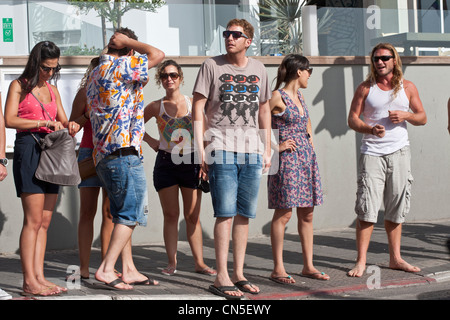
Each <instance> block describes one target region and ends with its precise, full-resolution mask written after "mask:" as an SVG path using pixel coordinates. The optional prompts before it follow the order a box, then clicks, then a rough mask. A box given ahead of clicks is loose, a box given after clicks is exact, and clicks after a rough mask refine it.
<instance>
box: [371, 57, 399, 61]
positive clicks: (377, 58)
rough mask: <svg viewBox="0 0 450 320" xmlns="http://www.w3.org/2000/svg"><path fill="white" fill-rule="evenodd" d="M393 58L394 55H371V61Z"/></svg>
mask: <svg viewBox="0 0 450 320" xmlns="http://www.w3.org/2000/svg"><path fill="white" fill-rule="evenodd" d="M392 58H394V56H377V57H372V61H373V62H378V61H379V60H381V61H384V62H386V61H389V60H390V59H392Z"/></svg>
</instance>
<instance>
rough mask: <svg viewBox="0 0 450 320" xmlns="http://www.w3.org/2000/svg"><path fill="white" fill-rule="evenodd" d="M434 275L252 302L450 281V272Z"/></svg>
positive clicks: (265, 296)
mask: <svg viewBox="0 0 450 320" xmlns="http://www.w3.org/2000/svg"><path fill="white" fill-rule="evenodd" d="M438 274H439V275H438ZM436 275H437V276H434V274H431V275H427V276H424V277H422V278H419V279H415V280H410V279H408V280H390V281H386V282H384V283H382V284H381V285H380V287H379V288H372V289H370V288H369V287H368V286H367V284H359V285H353V286H345V287H336V288H328V289H318V290H307V291H300V292H290V293H282V294H277V293H274V294H267V295H258V296H252V297H250V298H249V299H250V300H281V299H288V298H302V297H303V298H304V297H313V296H326V295H335V294H339V293H346V292H354V291H364V290H382V289H392V288H402V287H410V286H419V285H425V284H432V283H436V282H444V281H450V271H443V272H438V273H436ZM438 279H439V280H438Z"/></svg>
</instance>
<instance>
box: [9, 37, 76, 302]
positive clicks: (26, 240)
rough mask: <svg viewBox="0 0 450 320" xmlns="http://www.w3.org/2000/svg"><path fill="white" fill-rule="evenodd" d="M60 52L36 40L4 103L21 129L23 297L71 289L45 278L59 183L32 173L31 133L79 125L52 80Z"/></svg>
mask: <svg viewBox="0 0 450 320" xmlns="http://www.w3.org/2000/svg"><path fill="white" fill-rule="evenodd" d="M59 56H60V50H59V48H58V47H57V46H56V45H55V44H54V43H53V42H50V41H42V42H39V43H38V44H36V45H35V46H34V48H33V49H32V50H31V53H30V56H29V58H28V62H27V65H26V67H25V70H24V71H23V73H22V75H21V76H20V77H19V79H17V80H16V81H13V82H12V83H11V85H10V87H9V91H8V97H7V99H6V106H5V122H6V126H7V127H8V128H14V129H16V130H17V134H16V140H15V144H14V159H13V175H14V183H15V186H16V193H17V196H18V197H20V198H21V201H22V207H23V211H24V215H25V218H24V223H23V227H22V232H21V235H20V257H21V261H22V269H23V270H22V271H23V275H24V276H23V292H22V294H23V295H25V296H51V295H57V294H59V293H61V292H63V291H67V289H66V288H63V287H60V286H57V285H56V284H54V283H52V282H50V281H48V280H47V279H46V278H45V277H44V256H45V249H46V244H47V229H48V227H49V225H50V221H51V218H52V213H53V209H54V208H55V205H56V201H57V198H58V192H59V186H57V185H55V184H52V183H48V182H44V181H40V180H38V179H37V178H36V177H35V176H34V173H35V171H36V168H37V166H38V164H39V158H40V154H41V149H40V147H39V145H38V144H37V142H36V141H35V140H34V138H33V136H32V135H31V134H33V135H35V136H39V137H43V136H45V135H46V134H48V133H49V132H52V131H54V130H55V131H56V130H60V129H63V128H68V129H69V133H70V134H71V135H72V136H73V135H75V134H76V133H77V132H78V130H79V128H80V126H79V125H78V124H77V123H75V122H69V121H68V120H67V116H66V114H65V112H64V109H63V107H62V104H61V98H60V95H59V92H58V89H57V88H56V87H55V86H53V85H51V84H49V83H48V81H50V80H56V79H57V78H58V76H59V70H60V66H59ZM44 109H45V110H44Z"/></svg>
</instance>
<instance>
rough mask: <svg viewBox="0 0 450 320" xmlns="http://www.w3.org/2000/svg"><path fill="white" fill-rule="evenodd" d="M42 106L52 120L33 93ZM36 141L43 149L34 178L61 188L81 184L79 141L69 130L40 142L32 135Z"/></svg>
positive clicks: (55, 133)
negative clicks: (78, 157) (76, 148)
mask: <svg viewBox="0 0 450 320" xmlns="http://www.w3.org/2000/svg"><path fill="white" fill-rule="evenodd" d="M31 94H32V95H33V97H34V98H35V99H36V101H37V102H39V104H40V105H41V108H42V110H44V111H45V113H46V114H47V116H48V117H49V118H50V120H52V121H53V119H52V117H51V116H50V114H49V113H48V112H47V110H46V109H45V108H44V105H43V104H42V103H41V101H39V99H38V98H36V96H35V95H34V94H33V92H32V93H31ZM30 132H31V131H30ZM31 135H32V136H33V138H34V140H36V142H37V143H38V144H39V146H40V147H41V149H42V152H41V157H40V159H39V165H38V168H37V169H36V172H35V174H34V176H35V177H36V178H37V179H39V180H42V181H46V182H50V183H54V184H59V185H61V186H76V185H78V184H79V183H80V182H81V178H80V171H79V170H78V162H77V155H76V153H75V146H76V145H77V139H76V138H75V137H72V136H70V134H69V130H68V129H62V130H58V131H54V132H51V133H49V134H47V135H46V136H45V137H44V138H42V139H40V140H38V139H37V138H36V137H35V136H34V134H32V133H31Z"/></svg>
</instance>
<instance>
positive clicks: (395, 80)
mask: <svg viewBox="0 0 450 320" xmlns="http://www.w3.org/2000/svg"><path fill="white" fill-rule="evenodd" d="M379 49H386V50H389V51H390V52H391V54H392V55H393V56H394V61H395V65H394V70H393V72H392V74H393V77H392V80H391V84H392V86H393V88H394V93H393V95H394V97H395V96H396V95H397V93H398V92H399V91H400V89H401V87H402V80H403V71H402V60H401V59H400V56H399V54H398V52H397V50H396V49H395V47H394V46H393V45H392V44H390V43H379V44H377V45H376V46H375V47H374V48H373V49H372V52H371V54H370V73H369V75H368V76H367V79H366V81H368V82H369V83H370V84H373V83H376V80H377V76H378V74H377V72H376V69H375V65H374V62H373V60H372V58H373V56H374V54H375V52H376V51H377V50H379Z"/></svg>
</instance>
